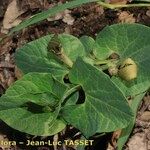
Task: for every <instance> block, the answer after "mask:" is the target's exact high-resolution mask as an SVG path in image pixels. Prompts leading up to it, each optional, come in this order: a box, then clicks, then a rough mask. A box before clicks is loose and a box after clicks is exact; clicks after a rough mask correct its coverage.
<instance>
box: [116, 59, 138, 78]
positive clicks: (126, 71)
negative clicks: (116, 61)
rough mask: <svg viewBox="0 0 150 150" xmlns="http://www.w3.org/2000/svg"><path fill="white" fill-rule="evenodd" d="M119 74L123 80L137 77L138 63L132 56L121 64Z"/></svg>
mask: <svg viewBox="0 0 150 150" xmlns="http://www.w3.org/2000/svg"><path fill="white" fill-rule="evenodd" d="M118 75H119V77H121V78H122V79H123V80H126V81H130V80H133V79H135V78H136V77H137V65H136V63H135V62H134V61H133V60H132V59H131V58H127V59H126V60H124V61H123V62H122V64H121V65H120V68H119V71H118Z"/></svg>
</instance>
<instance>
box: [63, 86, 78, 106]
mask: <svg viewBox="0 0 150 150" xmlns="http://www.w3.org/2000/svg"><path fill="white" fill-rule="evenodd" d="M80 88H81V86H80V85H76V86H74V87H72V88H71V89H69V90H68V91H66V93H65V94H64V96H63V98H62V106H63V105H65V103H66V101H67V98H68V97H69V96H70V95H71V94H72V93H74V92H76V91H78V90H79V89H80Z"/></svg>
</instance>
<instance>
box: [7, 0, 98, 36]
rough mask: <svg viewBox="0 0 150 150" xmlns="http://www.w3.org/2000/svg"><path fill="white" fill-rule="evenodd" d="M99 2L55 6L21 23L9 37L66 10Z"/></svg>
mask: <svg viewBox="0 0 150 150" xmlns="http://www.w3.org/2000/svg"><path fill="white" fill-rule="evenodd" d="M96 1H98V0H73V1H71V2H66V3H65V4H59V5H57V6H54V7H53V8H50V9H48V10H46V11H43V12H41V13H38V14H36V15H34V16H32V17H31V18H30V19H27V20H25V21H23V22H22V23H20V24H19V25H18V26H16V27H15V28H13V29H12V30H11V31H10V33H9V35H11V34H13V33H14V32H17V31H20V30H21V29H24V28H26V27H28V26H30V25H32V24H35V23H38V22H40V21H42V20H44V19H46V18H48V17H51V16H54V15H55V14H57V13H59V12H62V11H64V10H65V9H70V8H75V7H78V6H80V5H82V4H86V3H90V2H96Z"/></svg>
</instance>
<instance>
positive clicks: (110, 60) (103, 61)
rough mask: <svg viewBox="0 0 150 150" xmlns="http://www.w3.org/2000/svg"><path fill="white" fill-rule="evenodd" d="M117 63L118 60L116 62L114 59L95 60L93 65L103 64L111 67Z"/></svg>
mask: <svg viewBox="0 0 150 150" xmlns="http://www.w3.org/2000/svg"><path fill="white" fill-rule="evenodd" d="M117 62H118V60H116V59H109V60H97V61H95V63H94V65H105V64H108V65H113V64H114V63H117Z"/></svg>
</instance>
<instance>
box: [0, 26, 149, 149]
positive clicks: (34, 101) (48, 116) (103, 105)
mask: <svg viewBox="0 0 150 150" xmlns="http://www.w3.org/2000/svg"><path fill="white" fill-rule="evenodd" d="M149 39H150V28H149V27H146V26H144V25H139V24H116V25H112V26H109V27H106V28H104V29H103V30H102V31H101V32H100V33H99V34H98V35H97V37H96V40H94V39H92V38H91V37H88V36H83V37H81V38H80V39H78V38H76V37H74V36H72V35H67V34H60V35H47V36H45V37H42V38H40V39H37V40H35V41H33V42H30V43H28V44H25V45H24V46H23V47H22V48H20V49H19V50H17V52H16V54H15V60H16V64H17V65H18V67H19V68H20V69H21V70H22V72H23V73H24V76H23V77H22V78H21V79H19V80H18V81H16V82H15V83H14V84H13V85H12V86H11V87H10V88H8V90H7V91H6V93H5V94H4V95H3V96H2V97H1V98H0V100H1V103H0V119H2V120H3V121H4V122H6V123H7V124H8V125H9V126H11V127H13V128H15V129H17V130H19V131H22V132H26V133H29V134H32V135H40V136H44V135H54V134H56V133H58V132H60V131H61V130H63V129H64V128H65V126H66V125H67V124H71V125H72V126H74V127H76V128H78V129H79V130H80V131H81V132H82V134H83V135H84V136H85V137H86V138H89V137H90V136H93V135H94V134H95V133H103V132H112V131H115V130H118V129H123V134H122V135H121V137H120V139H119V141H118V147H119V149H122V146H123V144H124V143H125V141H126V140H127V138H128V136H129V134H130V132H131V130H132V128H133V125H134V120H135V116H136V110H137V107H138V104H139V102H140V100H141V99H142V97H143V96H144V93H145V92H146V91H147V90H148V89H149V86H150V78H149V76H150V71H149V70H148V69H147V66H149V65H150V61H149V59H150V53H149V49H150V44H149ZM127 59H128V60H130V61H128V63H127V67H128V66H130V65H133V64H134V65H135V66H136V78H135V77H134V78H132V79H130V80H124V78H122V77H120V74H119V73H116V75H114V76H111V77H110V75H109V74H106V73H105V72H103V71H105V70H109V69H110V68H112V67H114V68H116V69H118V70H119V69H120V66H121V68H122V67H123V66H125V67H126V63H125V60H127ZM131 60H132V61H131ZM133 62H134V63H133ZM130 69H132V67H131V68H130ZM134 70H135V68H134V69H133V70H131V71H132V73H133V71H134ZM128 74H129V73H128ZM65 81H67V82H65ZM80 91H82V93H84V95H82V98H81V96H79V94H80ZM84 97H85V98H84ZM128 97H131V98H132V101H131V105H130V106H129V104H128V100H127V98H128Z"/></svg>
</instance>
